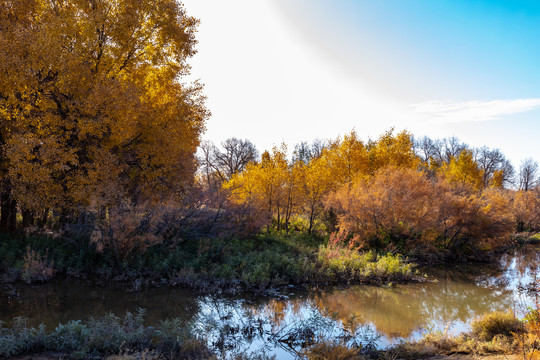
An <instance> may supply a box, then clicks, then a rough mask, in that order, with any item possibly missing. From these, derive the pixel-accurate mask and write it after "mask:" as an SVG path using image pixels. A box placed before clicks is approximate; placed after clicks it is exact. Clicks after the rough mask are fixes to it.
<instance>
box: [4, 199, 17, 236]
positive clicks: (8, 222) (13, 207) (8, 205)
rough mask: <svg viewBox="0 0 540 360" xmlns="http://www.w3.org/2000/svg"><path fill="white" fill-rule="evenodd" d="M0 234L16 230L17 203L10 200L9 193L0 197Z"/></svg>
mask: <svg viewBox="0 0 540 360" xmlns="http://www.w3.org/2000/svg"><path fill="white" fill-rule="evenodd" d="M0 205H1V210H0V232H3V233H14V232H15V230H16V229H17V202H16V201H15V200H14V199H12V198H11V191H9V190H8V191H5V192H3V193H2V196H1V197H0Z"/></svg>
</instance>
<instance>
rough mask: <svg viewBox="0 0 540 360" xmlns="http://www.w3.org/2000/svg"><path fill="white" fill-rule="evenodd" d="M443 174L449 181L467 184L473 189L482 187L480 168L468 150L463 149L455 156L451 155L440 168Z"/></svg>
mask: <svg viewBox="0 0 540 360" xmlns="http://www.w3.org/2000/svg"><path fill="white" fill-rule="evenodd" d="M442 174H443V176H444V177H445V178H446V179H447V180H448V181H449V182H450V183H454V184H456V183H458V184H467V185H469V186H471V187H472V188H473V189H476V190H481V189H482V187H483V186H482V175H483V173H482V170H481V169H480V167H479V166H478V164H477V163H476V161H474V159H473V153H472V151H470V150H463V151H462V152H461V153H460V154H459V156H458V157H457V158H455V157H453V158H452V159H451V160H450V162H449V163H448V164H445V165H444V166H443V168H442Z"/></svg>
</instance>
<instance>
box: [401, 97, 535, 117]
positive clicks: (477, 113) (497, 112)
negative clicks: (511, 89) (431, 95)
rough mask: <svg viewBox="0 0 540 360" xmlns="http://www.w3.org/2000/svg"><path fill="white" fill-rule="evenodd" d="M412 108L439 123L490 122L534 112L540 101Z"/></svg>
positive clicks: (435, 103)
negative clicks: (512, 115) (506, 116)
mask: <svg viewBox="0 0 540 360" xmlns="http://www.w3.org/2000/svg"><path fill="white" fill-rule="evenodd" d="M411 107H412V109H413V110H414V111H415V112H416V113H419V114H423V115H425V116H427V117H429V119H430V120H431V121H435V122H438V123H454V122H465V121H489V120H496V119H500V118H501V117H503V116H505V115H511V114H516V113H522V112H527V111H531V110H534V109H536V108H538V107H540V99H513V100H492V101H465V102H454V101H427V102H423V103H419V104H414V105H411Z"/></svg>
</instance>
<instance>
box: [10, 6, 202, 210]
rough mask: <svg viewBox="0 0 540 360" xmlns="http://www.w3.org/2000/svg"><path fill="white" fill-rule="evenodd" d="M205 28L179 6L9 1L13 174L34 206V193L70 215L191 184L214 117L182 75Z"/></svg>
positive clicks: (20, 190)
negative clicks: (199, 29)
mask: <svg viewBox="0 0 540 360" xmlns="http://www.w3.org/2000/svg"><path fill="white" fill-rule="evenodd" d="M156 9H161V10H167V13H159V14H158V13H156V12H157V11H156ZM15 13H16V16H13V14H15ZM196 24H197V21H196V20H195V19H192V18H190V17H188V16H187V15H186V14H185V12H184V10H183V8H182V6H181V5H180V4H179V3H178V2H176V1H174V0H96V1H92V2H89V1H86V0H70V1H61V2H58V1H48V0H34V1H29V0H24V1H8V2H3V3H2V4H0V28H2V35H1V36H0V48H2V49H3V51H1V52H0V89H2V90H1V92H2V95H3V96H2V98H0V123H1V125H2V127H1V129H2V130H1V132H2V134H1V135H2V141H3V142H4V143H3V144H1V145H2V146H3V149H4V150H5V154H4V155H6V156H7V160H6V162H5V164H6V165H5V166H8V167H9V169H2V170H6V172H7V173H8V174H9V180H10V181H11V182H12V185H13V187H14V188H16V189H17V190H16V192H17V196H18V197H20V199H21V201H24V202H25V206H31V204H27V203H29V202H31V201H32V199H31V196H26V195H25V191H26V190H25V189H30V188H31V189H33V190H32V191H33V192H34V193H35V192H39V193H42V194H46V196H44V197H43V199H45V198H50V199H53V200H54V201H53V200H51V202H52V206H53V207H57V208H65V207H77V206H79V205H84V204H87V203H88V202H89V201H90V199H89V197H92V196H93V197H95V198H99V199H100V201H101V202H102V203H103V202H104V201H106V200H105V199H106V198H109V199H112V198H113V197H114V196H113V190H112V189H115V190H114V191H116V192H118V194H126V193H132V194H137V198H138V199H137V200H141V199H142V198H144V197H145V196H146V197H151V196H150V193H152V194H153V195H155V194H156V193H160V194H161V195H163V196H169V195H171V194H176V193H178V189H179V188H180V187H182V186H185V185H186V184H187V183H189V182H190V181H191V178H192V175H193V172H194V168H195V164H194V159H193V154H194V152H195V150H196V147H197V145H198V142H199V136H200V133H201V132H202V130H203V129H204V122H205V120H206V118H207V117H208V111H207V110H206V109H205V107H204V97H203V96H202V95H201V89H202V87H201V86H200V85H198V84H194V85H184V84H181V83H180V82H179V78H180V77H181V76H182V75H184V74H186V73H187V72H188V70H189V67H188V66H187V64H186V59H187V57H189V56H190V55H192V54H193V52H194V50H193V46H194V44H195V39H194V32H195V26H196ZM145 48H147V49H149V48H153V50H152V51H147V52H145V51H144V50H145ZM7 170H9V171H7ZM90 189H91V190H90ZM26 192H27V193H28V191H26ZM25 197H26V198H25ZM23 198H24V199H23ZM107 201H108V200H107ZM35 203H36V204H37V203H39V205H36V204H34V205H35V206H42V205H43V203H46V201H45V200H43V201H42V200H39V201H35Z"/></svg>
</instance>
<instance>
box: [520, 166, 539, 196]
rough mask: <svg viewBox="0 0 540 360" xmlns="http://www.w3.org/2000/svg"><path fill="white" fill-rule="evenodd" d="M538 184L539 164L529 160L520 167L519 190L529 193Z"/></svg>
mask: <svg viewBox="0 0 540 360" xmlns="http://www.w3.org/2000/svg"><path fill="white" fill-rule="evenodd" d="M537 184H538V162H536V161H535V160H533V159H531V158H528V159H525V160H523V161H522V162H521V165H520V166H519V189H520V190H523V191H529V190H531V189H533V188H534V187H535V186H536V185H537Z"/></svg>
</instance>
